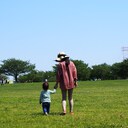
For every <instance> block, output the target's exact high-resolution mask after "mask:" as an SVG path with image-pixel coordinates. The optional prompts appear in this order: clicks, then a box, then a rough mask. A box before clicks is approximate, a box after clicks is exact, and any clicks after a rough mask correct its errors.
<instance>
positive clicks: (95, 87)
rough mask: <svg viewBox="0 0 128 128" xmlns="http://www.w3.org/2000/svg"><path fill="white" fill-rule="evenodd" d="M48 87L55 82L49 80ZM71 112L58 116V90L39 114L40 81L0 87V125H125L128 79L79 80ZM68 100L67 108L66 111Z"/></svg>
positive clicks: (61, 127) (83, 127)
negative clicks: (46, 112)
mask: <svg viewBox="0 0 128 128" xmlns="http://www.w3.org/2000/svg"><path fill="white" fill-rule="evenodd" d="M49 84H50V89H53V86H54V84H55V83H53V82H50V83H49ZM78 84H79V86H78V87H77V88H75V89H74V93H73V94H74V115H70V114H69V111H68V112H67V114H66V116H60V115H59V114H60V113H61V112H62V108H61V91H60V89H59V88H58V89H57V92H56V94H53V95H51V98H52V102H51V110H50V114H49V115H48V116H44V115H42V108H41V105H40V104H39V95H40V91H41V89H42V88H41V83H24V84H13V85H3V86H0V128H50V127H51V128H128V80H114V81H85V82H78ZM68 108H69V106H68V102H67V110H68Z"/></svg>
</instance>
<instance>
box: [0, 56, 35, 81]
mask: <svg viewBox="0 0 128 128" xmlns="http://www.w3.org/2000/svg"><path fill="white" fill-rule="evenodd" d="M2 63H3V64H1V67H0V70H1V72H2V73H4V74H5V75H8V76H13V77H14V79H15V81H16V82H17V77H18V76H19V75H20V74H25V73H29V72H30V71H32V70H33V69H35V65H33V64H30V63H29V62H28V61H22V60H19V59H15V58H11V59H7V60H3V61H2Z"/></svg>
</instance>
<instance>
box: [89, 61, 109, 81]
mask: <svg viewBox="0 0 128 128" xmlns="http://www.w3.org/2000/svg"><path fill="white" fill-rule="evenodd" d="M110 78H111V66H110V65H107V64H106V63H104V64H100V65H94V66H92V70H91V79H103V80H107V79H110Z"/></svg>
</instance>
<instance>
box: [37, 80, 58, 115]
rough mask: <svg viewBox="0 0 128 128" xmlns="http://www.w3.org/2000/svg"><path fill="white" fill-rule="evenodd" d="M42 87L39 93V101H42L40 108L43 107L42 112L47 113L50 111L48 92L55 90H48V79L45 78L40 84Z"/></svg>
mask: <svg viewBox="0 0 128 128" xmlns="http://www.w3.org/2000/svg"><path fill="white" fill-rule="evenodd" d="M42 88H43V90H42V91H41V93H40V99H39V103H40V104H41V103H42V109H43V113H44V114H45V115H48V114H49V112H50V102H51V97H50V94H53V93H55V92H56V89H55V88H54V90H53V91H52V90H49V84H48V81H47V80H45V82H44V83H43V84H42Z"/></svg>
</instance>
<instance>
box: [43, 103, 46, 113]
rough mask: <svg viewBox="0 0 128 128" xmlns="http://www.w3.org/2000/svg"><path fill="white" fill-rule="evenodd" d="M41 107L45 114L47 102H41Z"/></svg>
mask: <svg viewBox="0 0 128 128" xmlns="http://www.w3.org/2000/svg"><path fill="white" fill-rule="evenodd" d="M42 108H43V112H44V114H46V113H47V103H45V102H44V103H42Z"/></svg>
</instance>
